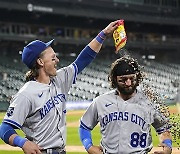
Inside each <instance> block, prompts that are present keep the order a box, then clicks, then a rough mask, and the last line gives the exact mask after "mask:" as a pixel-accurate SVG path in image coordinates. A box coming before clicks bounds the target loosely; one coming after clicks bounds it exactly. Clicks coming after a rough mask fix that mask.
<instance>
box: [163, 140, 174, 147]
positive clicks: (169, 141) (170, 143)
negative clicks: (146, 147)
mask: <svg viewBox="0 0 180 154" xmlns="http://www.w3.org/2000/svg"><path fill="white" fill-rule="evenodd" d="M162 143H163V144H165V145H166V146H167V147H169V148H170V149H172V140H170V139H166V140H164V141H163V142H162Z"/></svg>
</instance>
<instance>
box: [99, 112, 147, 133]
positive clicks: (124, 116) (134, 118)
mask: <svg viewBox="0 0 180 154" xmlns="http://www.w3.org/2000/svg"><path fill="white" fill-rule="evenodd" d="M117 120H120V121H130V122H132V123H134V124H136V125H139V126H141V128H142V129H143V128H144V125H145V124H146V121H145V120H144V119H143V118H141V117H140V116H138V115H136V114H134V113H132V114H130V115H129V112H112V113H109V114H107V115H105V116H104V117H103V118H102V121H101V126H102V127H105V126H106V125H107V124H109V123H110V122H112V121H117Z"/></svg>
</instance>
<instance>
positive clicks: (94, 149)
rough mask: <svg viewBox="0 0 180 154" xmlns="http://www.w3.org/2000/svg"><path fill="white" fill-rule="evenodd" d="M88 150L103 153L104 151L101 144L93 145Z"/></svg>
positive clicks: (93, 152) (94, 153)
mask: <svg viewBox="0 0 180 154" xmlns="http://www.w3.org/2000/svg"><path fill="white" fill-rule="evenodd" d="M87 152H88V153H89V154H103V152H102V148H101V147H100V146H94V145H93V146H91V147H90V148H89V149H88V150H87Z"/></svg>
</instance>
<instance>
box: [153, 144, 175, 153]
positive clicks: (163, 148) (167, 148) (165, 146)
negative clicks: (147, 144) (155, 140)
mask: <svg viewBox="0 0 180 154" xmlns="http://www.w3.org/2000/svg"><path fill="white" fill-rule="evenodd" d="M159 146H160V147H162V151H155V152H154V154H171V153H172V149H170V148H169V147H167V145H165V144H160V145H159Z"/></svg>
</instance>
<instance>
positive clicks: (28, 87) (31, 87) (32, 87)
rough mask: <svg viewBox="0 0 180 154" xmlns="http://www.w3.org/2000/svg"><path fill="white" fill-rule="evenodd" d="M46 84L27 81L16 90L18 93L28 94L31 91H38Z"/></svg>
mask: <svg viewBox="0 0 180 154" xmlns="http://www.w3.org/2000/svg"><path fill="white" fill-rule="evenodd" d="M43 86H46V84H42V83H39V82H36V81H28V82H26V83H25V84H24V85H23V87H21V89H20V90H19V91H18V93H19V94H30V93H32V92H33V91H34V92H35V91H38V90H39V89H41V87H43Z"/></svg>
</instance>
